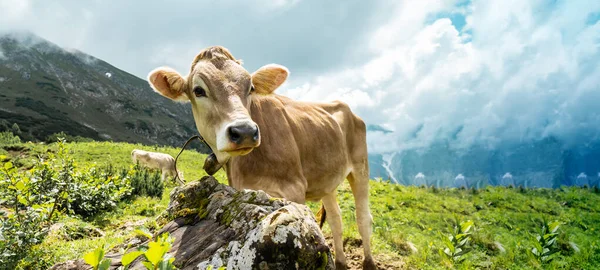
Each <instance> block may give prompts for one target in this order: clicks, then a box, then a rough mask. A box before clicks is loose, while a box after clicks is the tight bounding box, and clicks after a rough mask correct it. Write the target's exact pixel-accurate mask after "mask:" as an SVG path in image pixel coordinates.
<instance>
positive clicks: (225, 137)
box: [148, 46, 289, 162]
mask: <svg viewBox="0 0 600 270" xmlns="http://www.w3.org/2000/svg"><path fill="white" fill-rule="evenodd" d="M241 64H242V63H241V61H240V60H236V59H235V58H234V57H233V55H231V53H230V52H229V51H228V50H227V49H225V48H223V47H219V46H215V47H209V48H207V49H205V50H203V51H202V52H200V54H198V55H197V56H196V58H195V59H194V61H193V62H192V67H191V70H190V74H189V75H188V76H187V78H184V77H182V76H181V75H180V74H179V73H177V72H176V71H175V70H173V69H171V68H168V67H160V68H157V69H155V70H153V71H152V72H150V74H148V81H149V82H150V85H151V86H152V89H154V91H156V92H157V93H159V94H161V95H163V96H165V97H167V98H170V99H172V100H175V101H180V102H190V103H191V105H192V112H193V115H194V120H195V122H196V128H197V129H198V132H200V135H202V137H204V139H205V140H206V142H207V143H208V144H209V145H210V147H211V148H212V150H213V152H214V153H215V154H216V156H217V159H218V160H219V162H225V161H226V160H227V159H228V158H229V157H231V156H239V155H246V154H248V153H250V152H251V151H252V150H253V149H254V148H256V147H258V146H259V145H260V130H259V128H258V126H257V125H256V123H255V122H254V121H252V119H251V118H250V112H249V110H250V104H251V102H252V96H253V95H259V94H269V93H271V92H273V91H274V90H275V89H276V88H277V87H279V86H280V85H281V84H283V82H285V80H286V79H287V77H288V74H289V72H288V70H287V69H286V68H285V67H283V66H280V65H276V64H269V65H265V66H263V67H261V68H259V69H258V70H257V71H255V72H254V73H252V74H250V73H249V72H248V71H246V69H244V68H243V67H242V65H241Z"/></svg>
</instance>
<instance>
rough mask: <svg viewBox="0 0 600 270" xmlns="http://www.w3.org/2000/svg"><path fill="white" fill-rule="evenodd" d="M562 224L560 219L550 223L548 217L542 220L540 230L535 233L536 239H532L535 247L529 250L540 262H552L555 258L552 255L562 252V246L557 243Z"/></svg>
mask: <svg viewBox="0 0 600 270" xmlns="http://www.w3.org/2000/svg"><path fill="white" fill-rule="evenodd" d="M560 225H561V222H560V221H554V222H552V223H548V222H546V219H544V220H543V221H542V222H541V226H540V228H539V231H538V232H537V233H535V234H533V236H534V237H535V241H532V242H533V248H532V249H531V250H529V254H530V255H531V256H532V257H534V258H535V259H536V260H537V261H538V262H539V263H541V264H547V263H550V262H551V261H552V260H553V259H554V257H553V256H552V255H554V254H556V253H560V248H558V246H557V243H556V240H557V239H558V235H559V233H558V228H559V227H560Z"/></svg>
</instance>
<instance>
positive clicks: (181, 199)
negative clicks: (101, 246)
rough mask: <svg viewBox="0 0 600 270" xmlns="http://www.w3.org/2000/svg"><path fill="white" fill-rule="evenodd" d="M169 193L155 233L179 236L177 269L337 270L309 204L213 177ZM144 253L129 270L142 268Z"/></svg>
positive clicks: (174, 250)
mask: <svg viewBox="0 0 600 270" xmlns="http://www.w3.org/2000/svg"><path fill="white" fill-rule="evenodd" d="M170 198H171V201H170V203H169V206H168V208H167V210H166V211H165V213H164V214H163V215H162V216H161V217H160V218H159V223H161V224H164V225H163V226H162V228H161V229H160V230H159V231H158V232H157V233H156V234H155V235H160V234H162V233H165V232H168V233H169V234H170V236H171V237H173V238H175V241H174V243H173V245H172V248H171V250H170V251H169V254H170V255H172V256H173V257H174V258H175V261H174V265H175V266H176V267H178V268H179V269H207V268H209V267H210V266H212V269H218V268H219V267H221V266H225V268H226V269H334V264H333V256H332V254H331V251H330V249H329V247H328V246H327V244H326V242H325V237H324V236H323V234H322V233H321V231H320V229H319V227H318V225H317V222H316V220H315V217H314V216H313V214H312V212H311V211H310V209H309V208H308V207H307V206H305V205H301V204H296V203H293V202H289V201H286V200H282V199H277V198H272V197H270V196H268V195H267V194H266V193H265V192H263V191H253V190H243V191H237V190H235V189H233V188H231V187H229V186H227V185H223V184H219V183H218V182H217V181H216V180H215V179H214V178H213V177H211V176H206V177H203V178H202V179H200V180H199V181H195V182H191V183H188V184H186V185H184V186H181V187H178V188H176V189H174V190H173V191H172V192H171V194H170ZM147 242H148V241H145V242H143V243H141V245H144V244H147ZM121 256H122V254H110V253H109V254H107V256H106V257H108V258H111V260H112V264H111V265H112V266H111V269H116V268H117V267H119V266H120V263H119V262H120V260H121ZM142 257H143V256H142ZM142 257H140V258H138V259H137V260H136V261H134V263H133V264H132V265H130V268H129V269H144V268H143V266H142V264H141V259H142ZM60 269H65V268H60Z"/></svg>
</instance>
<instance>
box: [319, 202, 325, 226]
mask: <svg viewBox="0 0 600 270" xmlns="http://www.w3.org/2000/svg"><path fill="white" fill-rule="evenodd" d="M317 216H318V217H319V228H320V229H323V224H324V223H325V220H326V219H327V211H325V206H324V205H323V204H322V203H321V209H319V212H317Z"/></svg>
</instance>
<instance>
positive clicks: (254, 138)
mask: <svg viewBox="0 0 600 270" xmlns="http://www.w3.org/2000/svg"><path fill="white" fill-rule="evenodd" d="M252 139H253V140H254V141H258V127H254V135H252Z"/></svg>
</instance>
